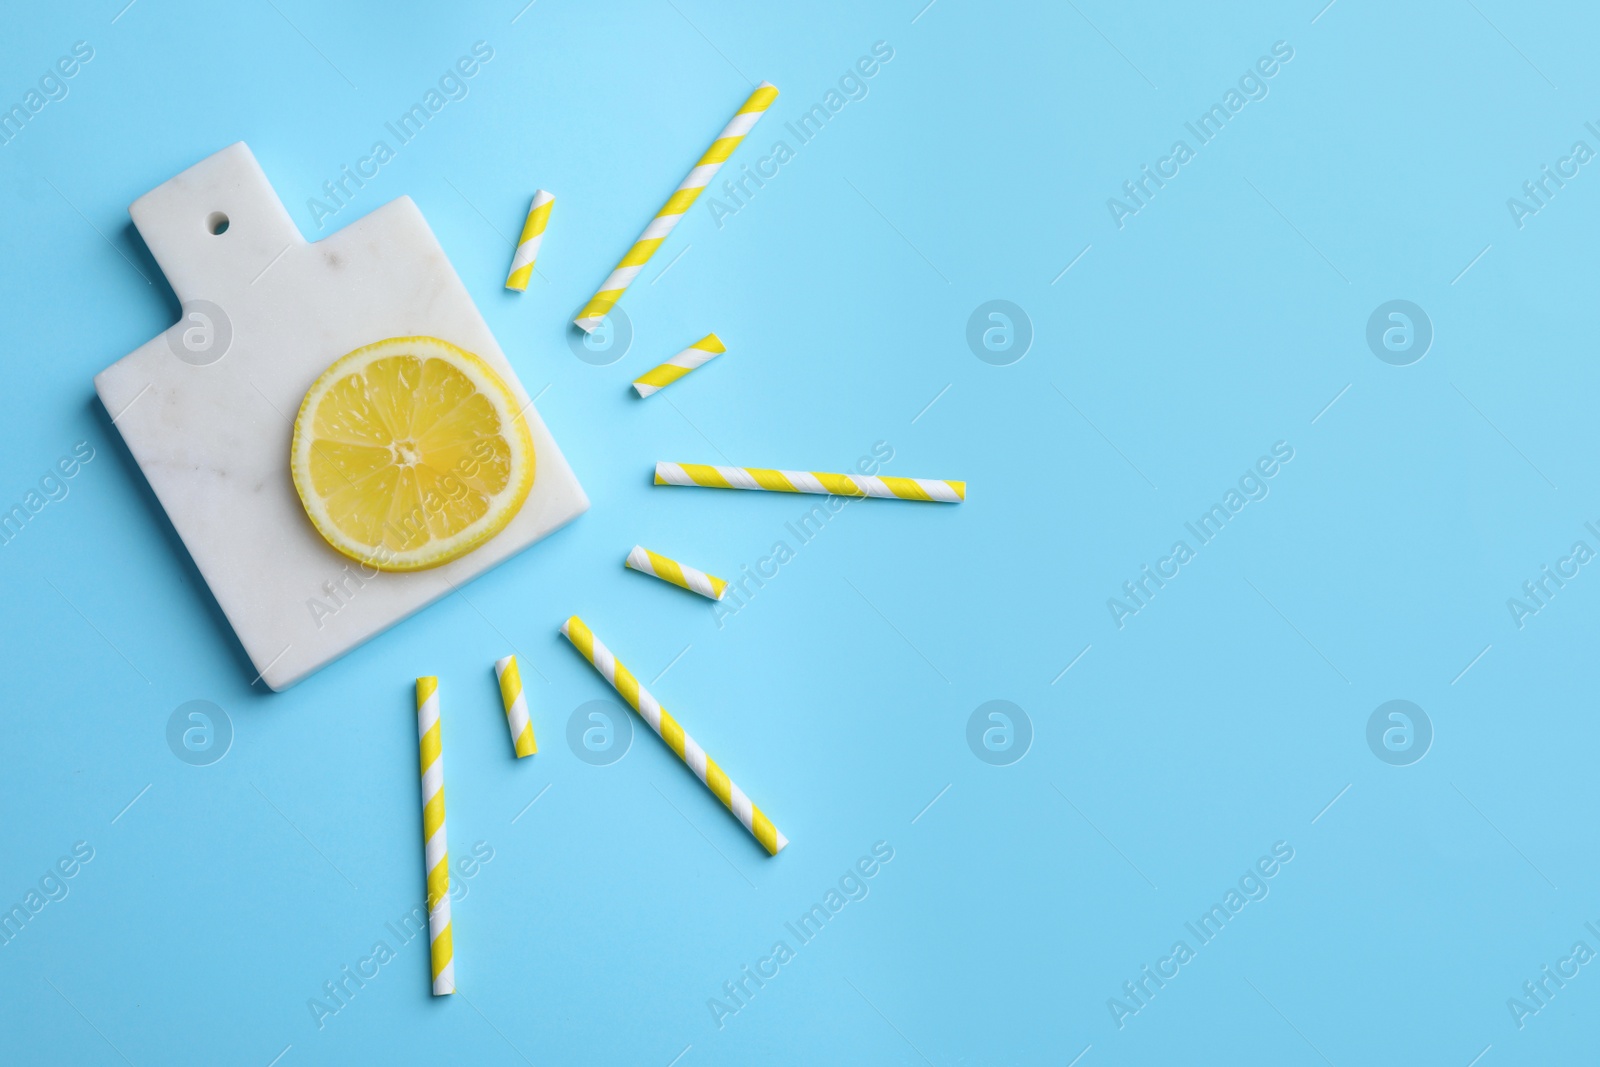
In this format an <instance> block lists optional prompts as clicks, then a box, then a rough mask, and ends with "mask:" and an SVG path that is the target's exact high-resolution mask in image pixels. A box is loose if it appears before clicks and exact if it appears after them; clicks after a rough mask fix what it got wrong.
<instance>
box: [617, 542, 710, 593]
mask: <svg viewBox="0 0 1600 1067" xmlns="http://www.w3.org/2000/svg"><path fill="white" fill-rule="evenodd" d="M624 566H626V567H627V568H628V569H629V570H635V571H638V572H639V573H641V574H650V575H654V576H655V577H657V578H660V579H661V580H662V581H663V582H671V583H672V584H673V585H678V586H682V587H683V588H685V589H687V590H689V591H690V592H691V593H699V594H700V595H701V596H704V597H710V598H711V599H712V600H721V599H722V594H723V593H725V592H727V591H728V583H727V582H726V581H725V580H723V579H721V578H718V577H717V576H716V575H715V574H707V573H706V572H705V571H697V570H695V569H694V568H693V567H686V566H684V565H683V564H682V563H679V562H678V561H677V560H675V559H668V558H667V557H666V556H658V555H656V554H655V553H654V552H652V551H650V550H649V549H648V548H645V547H644V546H643V545H634V546H633V551H632V552H629V553H628V558H627V559H626V560H625V561H624Z"/></svg>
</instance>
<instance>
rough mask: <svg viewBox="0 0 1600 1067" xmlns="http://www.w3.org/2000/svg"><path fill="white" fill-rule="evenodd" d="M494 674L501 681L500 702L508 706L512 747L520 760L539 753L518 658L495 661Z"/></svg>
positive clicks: (507, 713) (507, 716) (509, 657)
mask: <svg viewBox="0 0 1600 1067" xmlns="http://www.w3.org/2000/svg"><path fill="white" fill-rule="evenodd" d="M494 673H495V677H497V678H499V679H500V700H501V702H502V703H503V704H505V706H506V725H507V726H509V727H511V747H512V748H514V749H515V750H516V752H517V758H518V759H521V758H522V757H523V756H531V755H533V754H534V753H535V752H537V751H539V745H538V743H537V742H536V741H534V739H533V723H532V722H531V721H530V720H529V719H528V702H527V701H526V700H524V699H523V698H522V672H521V671H519V670H517V657H515V656H506V657H505V658H504V659H497V660H495V661H494Z"/></svg>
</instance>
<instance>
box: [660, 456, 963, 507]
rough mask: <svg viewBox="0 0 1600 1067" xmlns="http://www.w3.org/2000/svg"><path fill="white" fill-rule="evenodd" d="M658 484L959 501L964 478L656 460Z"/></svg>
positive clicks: (961, 498) (961, 497)
mask: <svg viewBox="0 0 1600 1067" xmlns="http://www.w3.org/2000/svg"><path fill="white" fill-rule="evenodd" d="M656 484H657V485H703V486H706V487H707V488H710V489H765V490H767V491H768V492H772V493H827V494H830V495H832V496H880V497H898V498H899V499H901V500H934V501H938V502H940V503H944V504H959V503H960V502H961V501H963V500H965V499H967V483H966V482H946V481H940V480H939V479H937V478H880V477H872V476H869V475H865V474H824V473H823V472H821V471H776V470H768V469H767V468H765V467H711V466H707V465H705V464H702V463H657V464H656Z"/></svg>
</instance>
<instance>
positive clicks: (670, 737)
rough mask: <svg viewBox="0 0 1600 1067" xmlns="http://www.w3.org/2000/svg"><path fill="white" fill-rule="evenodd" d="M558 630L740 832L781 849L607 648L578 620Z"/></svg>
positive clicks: (779, 840)
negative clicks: (725, 811) (740, 825)
mask: <svg viewBox="0 0 1600 1067" xmlns="http://www.w3.org/2000/svg"><path fill="white" fill-rule="evenodd" d="M561 632H562V633H563V634H565V635H566V638H567V640H568V641H571V642H572V647H573V648H576V649H577V650H578V651H579V652H582V653H583V657H584V658H585V659H587V660H588V661H589V663H590V664H591V665H592V666H593V667H594V669H595V670H597V671H599V672H600V677H602V678H604V679H605V680H606V681H608V682H610V683H611V685H612V687H613V688H615V689H616V691H617V692H618V693H620V694H622V699H624V700H626V701H627V702H628V703H629V704H630V705H631V706H632V707H633V710H634V711H637V712H638V713H639V717H640V718H641V719H643V720H644V721H645V722H647V723H649V724H650V729H652V730H654V731H655V732H656V733H657V734H659V735H660V737H661V740H663V741H665V742H666V743H667V746H668V747H669V748H671V749H672V751H674V752H676V753H677V754H678V758H679V759H681V760H683V762H685V763H687V764H688V765H689V769H690V770H692V771H694V773H695V775H696V776H697V777H698V778H699V779H700V780H701V781H702V782H704V783H705V784H706V788H707V789H709V790H711V792H713V793H715V794H716V796H717V799H718V800H720V801H722V803H723V804H724V805H726V806H727V808H728V810H729V811H731V812H733V814H734V816H735V817H736V818H737V819H738V820H739V821H740V822H741V823H743V824H744V828H745V829H746V830H749V831H750V832H751V833H752V834H754V835H755V838H756V840H757V841H759V842H761V845H762V847H763V848H765V849H766V850H767V852H768V853H769V854H770V855H773V856H776V855H777V854H778V853H779V852H781V851H782V850H783V847H784V846H785V845H787V844H788V843H789V839H788V838H787V837H784V836H783V835H782V834H780V833H779V832H778V828H777V827H775V826H773V825H772V820H771V819H768V818H767V817H766V816H765V815H763V814H762V813H761V809H760V808H758V807H756V806H755V805H754V804H752V803H751V802H750V798H749V797H747V796H745V795H744V791H743V790H742V789H740V788H739V787H738V786H736V785H734V784H733V782H731V781H730V780H729V779H728V776H727V775H726V774H725V773H723V770H722V768H721V767H718V766H717V763H716V761H715V760H713V759H712V758H711V757H710V756H708V755H706V752H705V749H703V748H701V747H700V746H699V745H698V744H696V743H695V740H694V738H692V737H690V736H689V735H688V734H686V733H684V732H683V727H681V726H679V725H678V720H677V719H674V718H673V717H672V716H671V715H670V714H668V713H667V709H666V708H664V707H662V706H661V705H660V704H659V703H657V702H656V698H655V697H653V696H651V695H650V694H649V693H647V692H645V688H644V686H642V685H640V684H639V679H637V678H635V677H634V676H633V674H632V672H631V671H629V670H628V668H626V667H624V666H623V665H622V664H620V663H618V662H617V658H616V657H615V656H613V655H612V654H611V650H610V649H609V648H607V647H606V646H605V645H603V644H601V643H600V639H599V638H598V637H596V636H595V635H594V634H593V633H592V632H591V631H590V629H589V627H587V626H585V625H584V622H583V620H582V619H580V618H578V617H577V616H576V615H574V616H572V618H570V619H568V620H567V621H566V622H564V623H562V624H561Z"/></svg>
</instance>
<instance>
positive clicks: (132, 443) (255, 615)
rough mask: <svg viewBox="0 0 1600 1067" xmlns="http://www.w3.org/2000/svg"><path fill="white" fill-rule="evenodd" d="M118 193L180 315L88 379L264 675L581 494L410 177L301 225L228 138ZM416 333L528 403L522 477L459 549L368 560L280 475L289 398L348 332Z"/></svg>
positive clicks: (488, 561)
mask: <svg viewBox="0 0 1600 1067" xmlns="http://www.w3.org/2000/svg"><path fill="white" fill-rule="evenodd" d="M128 210H129V214H130V215H132V216H133V223H134V225H135V226H136V227H138V229H139V233H140V235H141V236H143V238H144V240H145V243H146V244H147V245H148V246H149V248H150V252H151V254H152V255H153V256H154V257H155V260H156V262H157V263H158V264H159V265H160V267H161V269H162V271H163V272H165V274H166V276H167V281H168V282H169V283H170V284H171V286H172V290H173V292H174V293H175V294H176V295H177V297H178V299H179V301H180V302H181V303H182V305H183V318H182V320H181V321H179V322H178V324H177V325H175V326H173V327H172V328H171V329H169V330H168V331H167V332H166V333H164V334H162V335H160V336H158V337H155V338H153V339H152V340H150V341H148V342H146V343H145V344H144V345H142V346H141V347H140V348H138V349H137V350H135V351H134V352H132V353H130V354H129V355H127V356H125V357H124V358H122V359H120V360H118V361H117V362H116V363H114V364H112V365H111V366H110V367H108V368H106V369H105V370H104V371H102V372H101V373H100V374H99V375H97V376H96V377H95V380H94V382H95V389H96V390H97V391H98V392H99V394H100V400H101V402H102V403H103V404H104V405H105V408H106V410H107V411H108V412H109V413H110V414H111V416H112V419H113V422H114V424H115V425H116V427H117V429H118V430H120V431H121V433H122V436H123V439H124V440H125V441H126V442H127V444H128V449H129V451H131V452H132V453H133V458H134V459H135V461H137V463H138V464H139V468H140V470H142V471H143V472H144V475H145V477H146V478H147V479H148V480H149V482H150V486H151V488H152V489H154V490H155V494H156V497H157V498H158V499H159V500H160V501H161V506H162V507H163V508H164V509H166V513H167V516H168V517H169V518H170V519H171V520H172V525H173V526H174V527H176V529H177V531H178V535H179V536H180V537H182V538H183V543H184V545H185V546H186V547H187V548H188V550H189V554H190V555H191V556H193V557H194V562H195V564H196V566H198V567H199V569H200V573H201V575H202V576H204V578H205V580H206V584H207V585H209V586H210V587H211V592H212V594H213V595H214V596H215V597H216V599H217V603H218V604H220V605H221V607H222V610H223V612H224V613H225V614H226V615H227V617H228V621H229V623H231V624H232V626H233V629H234V633H235V634H237V635H238V638H239V641H240V643H241V644H243V645H244V649H245V651H246V653H247V654H248V655H249V657H250V660H251V662H252V663H253V664H254V665H255V668H256V671H257V672H258V674H259V677H260V678H261V679H262V680H264V681H265V682H266V683H267V685H269V686H271V687H272V688H273V689H275V690H281V689H284V688H286V687H288V686H290V685H293V684H294V683H295V682H298V681H299V680H300V679H302V678H304V677H305V676H306V675H308V674H310V673H311V672H312V671H315V670H317V669H318V668H319V667H322V666H324V665H325V664H327V663H329V662H330V661H332V660H334V659H337V658H338V657H339V656H342V655H344V654H345V653H346V652H349V651H350V650H351V649H353V648H355V647H356V646H357V645H360V644H361V643H362V642H364V641H366V640H368V639H369V638H371V637H374V636H376V635H377V634H379V633H381V632H382V631H383V630H385V629H387V628H388V627H390V626H393V625H394V624H395V623H397V622H399V621H400V620H402V619H404V618H406V617H407V616H408V615H410V614H412V613H413V612H415V611H418V610H420V609H421V608H423V607H425V606H427V605H428V604H430V603H432V602H433V601H434V600H437V599H438V598H440V597H442V596H445V595H447V594H449V593H450V592H452V591H453V590H455V588H456V587H458V586H460V585H461V584H463V583H464V582H467V581H470V580H471V579H473V578H475V577H476V576H477V575H479V574H481V573H483V572H484V571H486V570H488V569H489V568H490V567H493V566H494V565H495V564H497V563H499V562H501V561H502V560H504V559H506V558H507V557H509V556H511V555H514V554H515V553H517V552H520V551H522V550H523V549H525V548H527V547H528V546H529V545H531V544H533V543H534V542H535V541H537V540H539V539H540V538H542V537H544V536H545V535H547V534H549V533H551V532H552V531H553V530H555V529H557V528H558V527H560V526H562V525H564V524H565V523H567V522H570V521H571V520H572V519H574V518H576V517H577V516H578V515H580V514H582V513H583V512H584V511H585V510H586V509H587V508H588V506H589V501H588V498H587V497H586V496H585V495H584V492H583V489H582V487H581V486H579V484H578V480H577V478H576V476H574V474H573V473H572V468H571V467H569V466H568V465H567V461H566V459H565V458H564V457H563V456H562V455H561V450H560V449H559V448H557V447H556V443H555V441H554V439H553V438H551V436H550V432H549V430H548V429H546V428H545V425H544V422H543V420H542V419H540V418H539V414H538V412H537V411H536V410H534V408H533V406H532V402H531V401H530V400H529V398H528V394H527V391H526V390H525V389H524V388H523V386H522V383H521V382H520V381H519V380H518V379H517V375H516V372H515V371H514V370H512V368H511V364H510V363H509V362H507V360H506V357H505V354H504V353H503V352H502V351H501V350H500V346H499V344H497V343H496V342H495V339H494V335H493V334H492V333H490V332H489V327H488V325H487V324H486V323H485V322H484V321H483V317H482V316H481V315H479V314H478V309H477V307H476V306H475V305H474V304H473V302H472V298H471V297H470V296H468V295H467V290H466V288H465V287H464V286H463V285H462V284H461V279H460V278H458V277H457V276H456V272H455V270H454V268H452V267H451V265H450V261H449V260H448V259H447V258H446V257H445V254H444V250H443V249H441V248H440V247H439V242H438V240H437V239H435V237H434V236H433V231H432V230H430V229H429V228H428V224H427V222H426V221H425V220H424V219H423V217H422V213H421V212H420V211H419V210H418V209H417V206H416V204H414V203H412V201H411V199H410V198H409V197H401V198H399V199H398V200H392V201H390V202H389V203H387V204H384V205H383V206H382V207H379V208H377V209H376V210H374V211H373V212H372V213H371V214H369V215H367V216H366V217H364V218H362V219H359V220H357V221H355V222H353V223H351V224H350V225H349V226H347V227H345V228H344V229H342V230H340V231H339V232H337V233H335V234H332V235H331V236H329V237H326V238H323V239H322V240H320V241H307V240H306V239H305V238H303V237H302V236H301V235H300V231H299V229H298V228H297V227H296V226H295V224H294V223H293V221H291V220H290V218H289V214H288V212H287V211H285V210H284V207H283V204H282V202H280V201H279V199H278V196H277V194H276V193H275V192H274V191H273V189H272V185H271V183H270V182H268V181H267V178H266V175H265V174H264V173H263V172H262V170H261V167H260V165H259V164H257V162H256V159H255V156H254V155H252V154H251V152H250V149H249V148H248V147H247V146H246V145H245V144H244V143H243V142H239V143H237V144H234V145H231V146H229V147H227V148H224V149H223V150H222V151H220V152H218V153H216V154H215V155H213V156H210V157H209V158H207V159H204V160H202V161H201V162H199V163H197V164H195V165H194V166H193V167H190V168H189V169H188V170H186V171H184V172H183V173H182V174H179V175H178V176H177V177H175V178H173V179H171V180H170V181H168V182H166V183H164V184H162V185H160V186H157V187H156V188H155V189H153V190H151V191H150V192H148V193H146V194H145V195H144V196H142V197H140V198H139V199H138V200H136V201H134V203H133V205H132V206H131V207H130V208H129V209H128ZM414 334H427V335H431V336H435V337H440V338H443V339H444V340H446V341H450V342H451V343H453V344H456V345H459V346H460V347H462V348H465V349H467V350H468V351H471V352H475V353H477V354H478V355H479V356H481V357H483V359H485V360H486V361H488V363H489V364H490V365H491V366H492V367H494V369H495V370H496V371H497V372H499V374H500V375H501V377H503V378H504V379H505V380H506V382H507V384H508V385H509V386H510V387H511V389H512V391H513V392H514V393H515V394H516V395H517V398H518V400H519V402H521V403H522V404H524V405H526V407H525V408H524V412H525V417H526V418H527V421H528V427H529V429H530V430H531V431H532V433H533V444H534V451H535V455H536V457H537V467H536V473H535V480H534V484H533V489H532V491H531V492H530V493H529V494H528V499H527V502H526V503H525V504H523V506H522V510H521V511H520V512H519V513H518V514H517V516H516V518H515V519H513V520H512V522H511V524H510V525H509V526H508V527H506V529H504V530H503V531H501V532H500V534H499V535H498V536H496V537H494V538H493V539H491V540H490V541H489V542H488V543H487V544H485V545H483V546H482V547H480V548H478V549H477V550H475V551H473V552H470V553H468V554H467V555H465V556H463V557H462V558H460V559H458V560H455V561H453V562H451V563H448V564H446V565H445V566H443V567H437V568H435V569H433V570H426V571H417V572H412V573H405V574H399V573H377V572H375V571H374V570H372V569H370V568H363V566H362V565H361V564H358V563H356V562H355V561H354V560H351V559H348V558H346V557H345V556H343V555H341V554H340V553H338V552H336V551H334V550H333V548H332V547H331V546H329V545H328V543H327V542H326V541H324V540H323V539H322V537H321V536H320V535H319V534H318V533H317V531H316V529H315V528H314V527H313V526H312V525H311V522H310V520H309V519H308V518H307V517H306V514H305V510H304V509H303V508H302V507H301V504H300V498H299V497H298V496H297V495H296V494H295V490H294V484H293V482H292V480H291V479H290V475H289V442H290V437H291V434H292V430H293V426H294V418H295V415H296V413H297V412H298V411H299V408H300V401H301V400H302V399H303V398H304V396H305V392H306V390H307V389H308V388H309V387H310V385H311V383H312V382H313V381H315V380H316V378H317V376H318V375H319V374H321V373H322V371H323V370H325V369H326V368H327V366H328V365H329V364H330V363H332V362H333V361H334V360H335V359H337V358H339V357H340V356H342V355H344V354H345V353H346V352H349V351H351V350H352V349H355V348H358V347H360V346H361V345H365V344H369V343H371V342H373V341H379V340H382V339H384V338H386V337H402V336H409V335H414ZM491 653H492V654H491ZM500 654H501V653H500V652H499V651H496V650H488V651H486V652H485V653H484V655H485V656H488V657H489V659H493V658H494V656H496V655H500ZM485 662H488V660H485Z"/></svg>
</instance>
